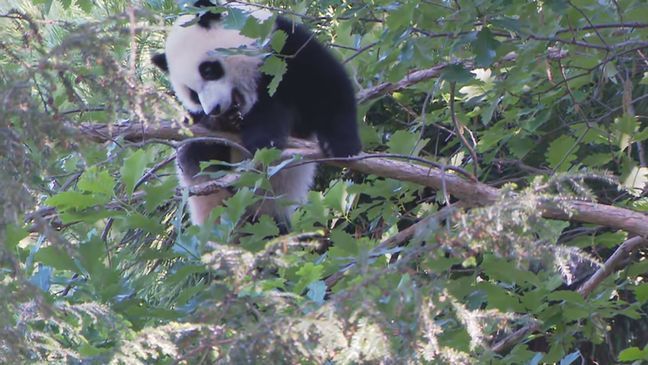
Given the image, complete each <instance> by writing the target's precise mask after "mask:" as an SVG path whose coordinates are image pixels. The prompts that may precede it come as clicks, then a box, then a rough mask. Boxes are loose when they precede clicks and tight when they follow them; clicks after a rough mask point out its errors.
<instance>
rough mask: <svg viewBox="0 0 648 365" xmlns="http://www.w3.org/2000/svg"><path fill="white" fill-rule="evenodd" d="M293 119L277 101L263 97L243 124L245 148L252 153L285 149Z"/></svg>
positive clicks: (242, 131)
mask: <svg viewBox="0 0 648 365" xmlns="http://www.w3.org/2000/svg"><path fill="white" fill-rule="evenodd" d="M293 118H294V116H293V114H292V113H290V112H289V110H288V109H287V108H286V107H284V106H283V105H282V104H281V103H279V102H278V101H277V100H272V99H270V98H269V97H267V96H266V97H261V98H260V100H259V101H258V102H257V103H256V104H254V107H253V108H252V110H250V112H248V113H247V114H246V115H245V118H244V119H243V121H242V122H241V140H242V142H243V146H245V148H247V149H248V150H249V151H250V152H252V153H254V152H256V150H258V149H260V148H271V147H275V148H284V147H285V145H286V139H287V137H288V136H289V135H290V131H291V128H292V124H293Z"/></svg>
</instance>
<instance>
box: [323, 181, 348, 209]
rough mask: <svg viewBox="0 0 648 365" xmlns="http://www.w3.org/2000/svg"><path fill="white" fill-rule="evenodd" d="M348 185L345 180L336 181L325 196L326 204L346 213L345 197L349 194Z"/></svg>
mask: <svg viewBox="0 0 648 365" xmlns="http://www.w3.org/2000/svg"><path fill="white" fill-rule="evenodd" d="M346 188H347V185H346V184H345V183H344V182H343V181H338V182H337V183H335V184H334V185H333V186H332V187H331V188H330V189H329V190H328V191H327V192H326V195H325V196H324V204H326V206H327V207H328V208H331V209H333V210H335V211H337V212H339V213H345V209H344V207H345V204H344V203H345V199H346V196H347V189H346Z"/></svg>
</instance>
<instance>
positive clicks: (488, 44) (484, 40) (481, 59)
mask: <svg viewBox="0 0 648 365" xmlns="http://www.w3.org/2000/svg"><path fill="white" fill-rule="evenodd" d="M499 45H500V42H498V41H497V40H496V39H495V37H494V36H493V33H491V31H490V30H489V29H488V28H482V30H480V31H479V33H477V39H475V41H473V42H472V50H473V53H474V54H475V65H476V66H478V67H488V66H490V65H491V64H493V61H494V60H495V56H496V55H497V47H499Z"/></svg>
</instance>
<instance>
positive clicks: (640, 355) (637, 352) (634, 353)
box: [619, 347, 648, 361]
mask: <svg viewBox="0 0 648 365" xmlns="http://www.w3.org/2000/svg"><path fill="white" fill-rule="evenodd" d="M646 359H648V356H647V355H646V352H645V351H642V350H641V349H640V348H638V347H628V348H627V349H624V350H623V351H621V352H620V353H619V361H635V360H646Z"/></svg>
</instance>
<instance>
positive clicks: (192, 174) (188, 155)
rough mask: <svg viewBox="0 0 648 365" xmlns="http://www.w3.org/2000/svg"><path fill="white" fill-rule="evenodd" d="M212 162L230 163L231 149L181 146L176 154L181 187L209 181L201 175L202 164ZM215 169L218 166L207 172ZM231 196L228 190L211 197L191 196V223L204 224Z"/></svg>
mask: <svg viewBox="0 0 648 365" xmlns="http://www.w3.org/2000/svg"><path fill="white" fill-rule="evenodd" d="M212 160H219V161H230V160H231V156H230V149H229V148H228V147H226V146H223V145H221V144H217V143H213V142H188V143H185V144H184V145H182V146H180V147H179V148H178V151H177V154H176V171H177V174H178V180H179V181H180V186H182V187H183V188H187V187H190V186H194V185H197V184H201V183H204V182H207V181H209V180H210V178H209V176H205V175H200V172H201V170H200V163H201V162H206V161H212ZM215 169H217V167H216V166H210V167H208V168H207V169H206V171H214V170H215ZM230 196H232V193H231V192H230V191H229V190H228V189H222V190H220V191H217V192H215V193H213V194H209V195H198V196H190V197H189V200H188V202H187V203H188V205H189V215H190V217H191V223H193V224H196V225H201V224H204V223H205V221H206V220H207V219H208V218H209V215H210V213H211V211H212V210H213V209H214V208H216V207H217V206H219V205H221V204H223V201H224V200H225V199H227V198H229V197H230Z"/></svg>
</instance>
